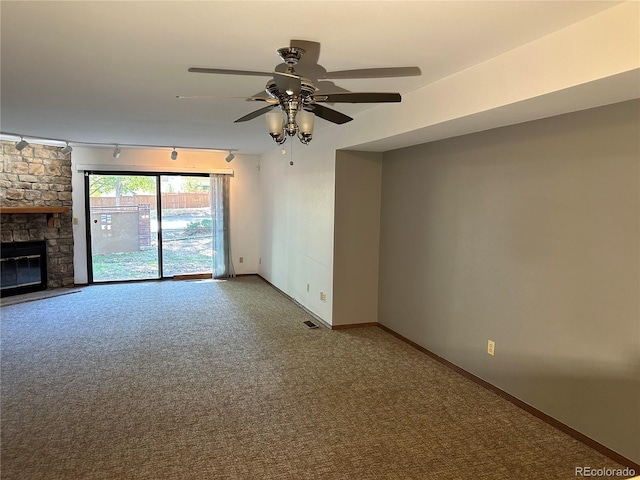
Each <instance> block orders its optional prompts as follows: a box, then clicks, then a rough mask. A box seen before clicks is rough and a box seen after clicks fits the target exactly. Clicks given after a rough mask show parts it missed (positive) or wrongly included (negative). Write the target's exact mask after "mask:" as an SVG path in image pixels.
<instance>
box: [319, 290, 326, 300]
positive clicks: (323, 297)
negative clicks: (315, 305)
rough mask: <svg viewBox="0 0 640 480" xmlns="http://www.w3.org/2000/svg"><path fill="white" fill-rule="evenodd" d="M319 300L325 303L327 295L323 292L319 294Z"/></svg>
mask: <svg viewBox="0 0 640 480" xmlns="http://www.w3.org/2000/svg"><path fill="white" fill-rule="evenodd" d="M320 300H321V301H323V302H326V301H327V294H326V293H324V292H320Z"/></svg>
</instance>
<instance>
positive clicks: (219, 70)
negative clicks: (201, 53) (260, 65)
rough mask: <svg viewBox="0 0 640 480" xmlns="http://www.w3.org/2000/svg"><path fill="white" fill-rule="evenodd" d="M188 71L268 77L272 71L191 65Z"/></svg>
mask: <svg viewBox="0 0 640 480" xmlns="http://www.w3.org/2000/svg"><path fill="white" fill-rule="evenodd" d="M187 71H188V72H191V73H217V74H220V75H250V76H253V77H270V76H271V75H273V73H272V72H254V71H251V70H227V69H226V68H200V67H191V68H190V69H189V70H187Z"/></svg>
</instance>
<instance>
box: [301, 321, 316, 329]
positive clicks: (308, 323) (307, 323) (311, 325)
mask: <svg viewBox="0 0 640 480" xmlns="http://www.w3.org/2000/svg"><path fill="white" fill-rule="evenodd" d="M302 323H304V324H305V325H306V326H307V327H309V328H318V325H316V324H315V323H313V322H312V321H311V320H305V321H304V322H302Z"/></svg>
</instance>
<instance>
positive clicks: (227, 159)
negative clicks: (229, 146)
mask: <svg viewBox="0 0 640 480" xmlns="http://www.w3.org/2000/svg"><path fill="white" fill-rule="evenodd" d="M234 158H236V156H235V155H234V154H233V153H231V150H229V155H227V158H225V159H224V161H225V162H227V163H229V162H231V160H233V159H234Z"/></svg>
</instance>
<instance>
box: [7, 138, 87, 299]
mask: <svg viewBox="0 0 640 480" xmlns="http://www.w3.org/2000/svg"><path fill="white" fill-rule="evenodd" d="M60 150H61V148H60V147H51V146H44V145H29V146H28V147H26V148H25V149H24V150H22V151H18V150H16V148H15V144H14V143H13V142H7V141H3V142H2V163H1V164H0V240H1V241H2V245H1V247H2V249H3V250H5V249H11V248H16V246H17V248H22V247H27V245H28V244H30V243H33V242H37V241H43V242H44V243H45V245H46V255H45V257H46V265H44V267H46V268H44V271H45V272H46V276H47V278H46V287H47V288H60V287H71V286H73V284H74V275H73V221H72V214H71V156H70V155H63V154H62V153H61V152H60ZM16 207H21V208H20V210H18V212H19V213H15V212H16V210H11V209H12V208H13V209H15V208H16ZM2 256H3V257H5V255H2ZM7 275H8V274H7Z"/></svg>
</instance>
